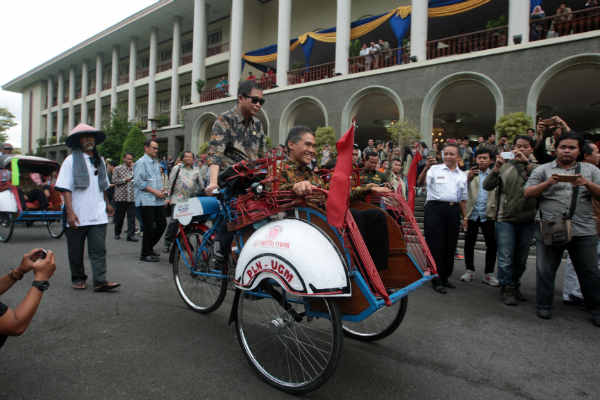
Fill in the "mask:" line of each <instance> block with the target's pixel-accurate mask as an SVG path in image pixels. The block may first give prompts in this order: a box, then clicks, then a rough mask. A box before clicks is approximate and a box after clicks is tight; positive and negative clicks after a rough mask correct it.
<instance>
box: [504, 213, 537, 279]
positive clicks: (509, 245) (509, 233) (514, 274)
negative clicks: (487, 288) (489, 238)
mask: <svg viewBox="0 0 600 400" xmlns="http://www.w3.org/2000/svg"><path fill="white" fill-rule="evenodd" d="M534 231H535V223H534V222H526V223H520V224H516V223H512V222H496V239H497V240H498V280H499V281H500V286H516V285H519V282H520V280H521V277H522V276H523V273H524V272H525V268H526V267H527V256H528V255H529V243H530V242H531V238H532V237H533V233H534Z"/></svg>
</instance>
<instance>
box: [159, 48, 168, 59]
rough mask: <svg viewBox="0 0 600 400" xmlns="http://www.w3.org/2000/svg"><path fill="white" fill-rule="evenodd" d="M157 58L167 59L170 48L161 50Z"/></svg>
mask: <svg viewBox="0 0 600 400" xmlns="http://www.w3.org/2000/svg"><path fill="white" fill-rule="evenodd" d="M159 58H160V61H169V60H170V59H171V50H162V51H161V52H160V55H159Z"/></svg>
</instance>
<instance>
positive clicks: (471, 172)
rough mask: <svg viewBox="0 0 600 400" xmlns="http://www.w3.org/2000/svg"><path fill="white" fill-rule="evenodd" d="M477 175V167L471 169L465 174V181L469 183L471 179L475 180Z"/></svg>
mask: <svg viewBox="0 0 600 400" xmlns="http://www.w3.org/2000/svg"><path fill="white" fill-rule="evenodd" d="M477 175H479V168H477V167H474V168H471V169H470V170H469V172H468V173H467V180H469V181H470V180H472V179H473V178H475V177H476V176H477Z"/></svg>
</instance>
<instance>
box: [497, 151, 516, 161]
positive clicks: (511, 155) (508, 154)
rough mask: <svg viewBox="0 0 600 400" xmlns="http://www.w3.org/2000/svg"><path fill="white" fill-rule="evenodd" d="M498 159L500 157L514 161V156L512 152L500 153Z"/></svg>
mask: <svg viewBox="0 0 600 400" xmlns="http://www.w3.org/2000/svg"><path fill="white" fill-rule="evenodd" d="M500 157H502V158H503V159H505V160H514V159H515V155H514V153H513V152H512V151H503V152H502V153H500Z"/></svg>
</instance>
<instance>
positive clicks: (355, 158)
mask: <svg viewBox="0 0 600 400" xmlns="http://www.w3.org/2000/svg"><path fill="white" fill-rule="evenodd" d="M352 165H353V166H354V168H362V160H361V157H360V149H359V148H358V145H357V144H355V145H354V148H353V149H352Z"/></svg>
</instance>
